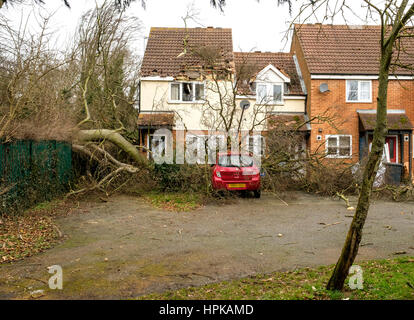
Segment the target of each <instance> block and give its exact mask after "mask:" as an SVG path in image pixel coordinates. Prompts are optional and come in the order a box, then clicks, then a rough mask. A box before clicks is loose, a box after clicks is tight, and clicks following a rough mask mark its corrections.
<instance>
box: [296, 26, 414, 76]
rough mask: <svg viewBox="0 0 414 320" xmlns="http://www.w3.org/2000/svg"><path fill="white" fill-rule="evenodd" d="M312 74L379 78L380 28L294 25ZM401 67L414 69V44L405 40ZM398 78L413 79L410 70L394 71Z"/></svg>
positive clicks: (403, 41) (398, 68) (396, 69)
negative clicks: (401, 76)
mask: <svg viewBox="0 0 414 320" xmlns="http://www.w3.org/2000/svg"><path fill="white" fill-rule="evenodd" d="M295 33H296V35H297V36H298V38H299V42H300V45H301V47H302V50H303V53H304V56H305V59H306V61H307V65H308V67H309V71H310V73H311V74H337V75H340V74H346V75H349V74H352V75H378V70H379V58H380V38H381V27H380V26H351V25H349V26H347V25H322V24H303V25H295ZM402 45H403V48H404V49H403V50H402V51H401V52H400V58H399V61H398V63H400V64H401V63H402V64H404V65H411V66H413V65H414V40H413V39H410V38H406V39H405V40H402ZM391 73H393V74H395V75H412V71H411V70H407V69H403V68H400V67H395V69H393V70H391Z"/></svg>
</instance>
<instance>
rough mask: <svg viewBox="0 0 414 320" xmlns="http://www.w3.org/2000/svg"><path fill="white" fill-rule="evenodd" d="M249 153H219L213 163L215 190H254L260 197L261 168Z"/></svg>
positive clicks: (256, 196)
mask: <svg viewBox="0 0 414 320" xmlns="http://www.w3.org/2000/svg"><path fill="white" fill-rule="evenodd" d="M253 162H254V161H253V158H252V157H251V156H250V155H249V154H240V153H231V152H228V153H219V154H218V155H217V161H216V164H215V165H213V174H212V184H213V188H214V189H215V190H230V191H253V192H254V196H255V198H260V170H259V168H257V167H256V166H255V165H254V163H253Z"/></svg>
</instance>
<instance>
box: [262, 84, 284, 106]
mask: <svg viewBox="0 0 414 320" xmlns="http://www.w3.org/2000/svg"><path fill="white" fill-rule="evenodd" d="M283 87H284V85H283V84H282V83H277V84H276V83H258V84H257V85H256V94H257V103H259V104H282V103H283Z"/></svg>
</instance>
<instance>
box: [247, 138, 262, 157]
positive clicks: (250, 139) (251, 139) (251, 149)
mask: <svg viewBox="0 0 414 320" xmlns="http://www.w3.org/2000/svg"><path fill="white" fill-rule="evenodd" d="M255 139H260V140H261V144H260V156H261V157H264V156H265V155H266V138H265V137H264V136H263V135H259V134H256V135H252V136H247V145H248V148H247V149H248V150H247V151H248V152H249V153H252V154H254V148H255V147H257V143H255V142H256V141H255ZM251 142H252V143H251Z"/></svg>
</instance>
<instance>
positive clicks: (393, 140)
mask: <svg viewBox="0 0 414 320" xmlns="http://www.w3.org/2000/svg"><path fill="white" fill-rule="evenodd" d="M385 143H386V145H387V146H388V150H389V152H390V162H392V163H397V137H386V138H385Z"/></svg>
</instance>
